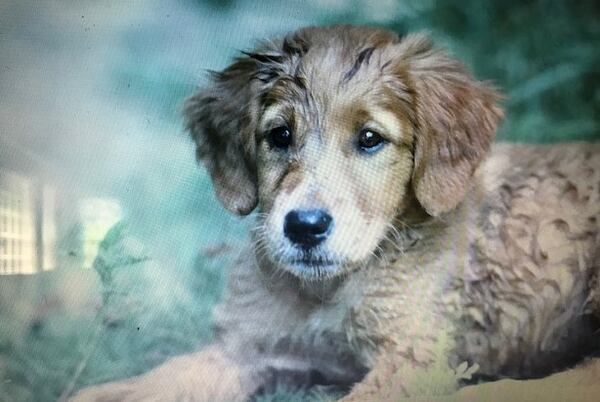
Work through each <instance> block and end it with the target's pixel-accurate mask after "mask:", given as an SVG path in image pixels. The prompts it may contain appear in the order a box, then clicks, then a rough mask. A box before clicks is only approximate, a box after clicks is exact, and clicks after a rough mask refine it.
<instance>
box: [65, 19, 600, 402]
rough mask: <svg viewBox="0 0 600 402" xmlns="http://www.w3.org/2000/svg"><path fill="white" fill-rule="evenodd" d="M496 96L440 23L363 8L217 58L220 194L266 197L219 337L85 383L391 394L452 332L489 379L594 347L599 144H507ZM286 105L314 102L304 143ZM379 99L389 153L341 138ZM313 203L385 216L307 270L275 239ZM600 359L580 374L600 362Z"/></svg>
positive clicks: (223, 392) (373, 396)
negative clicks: (361, 149)
mask: <svg viewBox="0 0 600 402" xmlns="http://www.w3.org/2000/svg"><path fill="white" fill-rule="evenodd" d="M323 71H326V72H327V74H320V73H319V72H323ZM317 88H320V91H319V90H317ZM344 91H346V92H344ZM373 92H376V93H377V96H375V97H373V96H372V93H373ZM357 94H358V95H357ZM353 96H354V97H356V98H353ZM370 96H371V97H370ZM364 99H367V100H366V101H364V103H361V102H362V100H364ZM498 100H499V95H498V94H497V93H496V92H495V90H494V89H493V88H492V87H490V86H489V85H488V84H485V83H482V82H479V81H476V80H475V79H474V78H473V77H472V76H471V75H470V74H469V73H468V71H467V70H466V69H465V68H464V67H463V66H462V65H461V64H460V63H459V62H457V61H456V60H454V59H452V58H451V57H449V56H448V55H447V54H446V53H444V52H442V51H440V50H437V49H436V48H434V47H433V46H432V45H431V43H430V42H429V41H428V40H427V39H426V38H425V37H423V36H419V35H417V36H408V37H404V38H401V37H399V36H397V35H395V34H394V33H390V32H388V31H383V30H377V29H371V28H362V27H351V26H336V27H327V28H307V29H303V30H300V31H298V32H295V33H293V34H290V35H288V36H287V37H286V38H284V39H281V40H275V41H273V42H269V43H266V44H264V45H263V46H262V47H260V48H259V49H258V50H256V51H254V52H250V53H246V54H244V55H243V56H241V57H240V58H238V59H237V60H236V61H235V62H234V63H233V64H232V65H231V66H230V67H228V68H227V69H225V70H224V71H223V72H220V73H215V75H214V84H213V85H212V86H211V87H210V88H208V89H206V90H203V91H201V92H199V93H198V94H197V95H195V96H194V97H192V98H191V100H190V102H189V104H188V108H187V119H188V127H189V129H190V131H191V133H192V135H193V137H194V139H195V141H196V143H197V155H198V158H199V159H200V160H201V161H202V162H203V163H204V164H205V166H206V167H207V169H208V171H209V172H210V174H211V176H212V178H213V182H214V185H215V191H216V193H217V195H218V196H219V198H220V200H221V201H222V202H223V205H224V206H225V207H226V208H228V209H229V210H230V211H232V212H234V213H236V214H240V215H244V214H248V213H250V212H251V211H253V210H254V209H258V214H257V217H256V222H257V225H256V229H255V230H254V231H253V243H252V244H251V245H250V246H249V248H248V249H246V250H244V251H243V252H242V253H241V256H240V258H239V260H238V261H237V262H236V264H235V265H234V267H233V269H232V271H231V273H230V280H229V286H228V291H227V294H226V297H225V300H224V301H223V303H222V304H221V305H220V306H219V307H218V308H217V311H216V321H217V329H216V340H215V343H214V344H213V345H211V346H210V347H208V348H206V349H205V350H202V351H200V352H198V353H196V354H193V355H188V356H183V357H179V358H175V359H173V360H171V361H168V362H166V363H165V364H164V365H162V366H160V367H159V368H156V369H154V370H152V371H150V372H148V373H147V374H145V375H143V376H141V377H137V378H135V379H131V380H128V381H126V382H121V383H116V384H107V385H102V386H98V387H93V388H90V389H88V390H84V391H83V392H82V393H80V394H79V395H78V396H77V398H76V400H97V401H112V400H115V401H116V400H160V401H166V400H199V401H209V400H234V401H238V400H239V401H242V400H245V399H247V398H248V397H250V396H251V395H253V394H256V393H260V392H264V391H265V390H268V389H269V387H270V385H271V384H273V383H277V382H280V383H281V382H284V383H285V382H291V383H294V384H295V385H311V384H312V385H314V384H315V383H316V384H321V385H324V386H328V385H329V386H334V387H335V389H337V390H343V391H348V390H350V393H349V394H348V395H347V396H346V397H345V399H344V400H348V401H350V400H352V401H366V400H384V399H386V398H389V399H390V400H393V399H394V398H397V397H399V396H403V395H404V396H405V394H406V392H407V390H406V387H405V385H406V384H403V382H402V380H403V379H402V378H399V377H398V372H399V370H400V368H402V367H406V365H407V364H408V365H413V366H427V365H428V364H430V363H431V362H432V360H433V359H434V357H435V356H434V355H435V348H436V345H437V343H438V340H439V339H440V337H441V336H444V335H445V334H446V335H447V334H451V336H452V342H451V348H450V350H449V351H448V356H447V359H448V364H449V365H450V366H452V367H455V366H456V365H457V364H459V363H460V362H462V361H468V362H470V363H477V364H478V365H479V366H480V370H479V372H478V374H479V375H480V376H481V377H483V378H492V379H496V378H501V377H505V376H510V377H515V378H534V377H541V376H545V375H548V374H550V373H553V372H557V371H560V370H565V369H567V368H569V367H572V366H573V365H575V364H577V363H579V362H580V361H581V360H582V359H583V358H584V357H586V356H591V354H592V353H593V351H594V350H596V349H597V347H598V346H599V339H598V335H597V332H596V331H597V329H598V326H597V318H598V312H599V309H598V306H599V304H600V296H599V293H600V288H599V287H598V269H599V268H598V266H599V262H600V260H599V255H598V248H599V246H600V235H599V233H600V231H599V222H598V219H599V218H600V145H598V144H560V145H548V146H533V145H501V144H499V145H493V146H492V141H493V138H494V135H495V132H496V126H497V124H498V122H499V120H500V119H501V117H502V112H501V110H500V108H499V107H498V106H497V102H498ZM346 101H347V102H348V105H349V106H348V108H345V109H344V108H338V106H340V104H342V103H344V102H346ZM359 104H360V105H362V107H359V106H356V105H359ZM282 105H283V106H282ZM286 105H287V106H286ZM324 105H327V108H324V107H323V106H324ZM278 106H281V107H283V108H285V107H287V108H288V109H293V110H295V111H296V112H295V114H293V115H294V116H295V117H296V118H297V119H300V120H302V121H296V122H295V123H294V124H295V126H294V127H295V128H296V132H297V135H298V148H297V149H294V156H293V157H291V158H290V159H289V160H288V159H285V158H284V159H282V158H283V157H282V156H281V155H278V154H274V153H273V152H272V151H271V150H269V149H268V148H267V147H266V146H265V144H264V141H263V138H262V136H263V135H264V134H263V133H264V131H265V125H268V124H269V121H268V119H267V118H266V117H265V114H269V113H273V116H275V117H273V118H275V119H277V118H279V117H277V116H279V113H281V110H278V109H276V108H275V109H269V108H270V107H278ZM381 109H385V110H387V111H390V112H391V113H392V115H390V116H388V115H385V114H382V113H381ZM297 110H302V113H298V112H297ZM372 115H377V116H379V118H380V119H383V120H384V121H385V123H386V124H388V126H386V127H388V128H389V127H394V130H392V131H394V132H393V133H391V134H390V135H391V144H389V145H391V146H393V148H389V150H387V151H385V152H387V153H386V154H382V155H381V156H380V159H379V161H380V162H377V161H378V160H377V159H373V160H371V161H370V162H365V161H364V160H363V159H361V157H360V156H357V155H356V153H355V152H353V151H352V150H351V149H350V148H343V146H340V149H341V150H340V151H339V152H337V153H335V155H334V156H331V157H329V156H328V155H329V153H330V152H333V151H331V149H332V148H331V143H332V142H333V143H334V144H342V143H345V142H344V141H349V139H351V138H352V135H354V133H355V131H352V130H353V129H354V127H353V126H352V125H351V123H349V122H352V121H354V120H353V119H374V117H373V116H372ZM345 124H347V126H346V125H345ZM336 130H337V131H339V132H348V133H350V134H348V136H346V137H345V136H344V135H342V134H336V136H335V137H330V136H332V135H333V134H332V132H333V131H336ZM315 141H316V142H315ZM302 144H303V145H302ZM311 144H320V145H318V146H314V145H311ZM328 144H329V145H328ZM328 147H329V148H328ZM344 149H345V151H344ZM331 155H333V153H332V154H331ZM328 158H330V159H328ZM384 161H385V163H384ZM383 166H386V168H385V169H386V170H385V171H382V169H383ZM348 169H355V170H354V173H355V174H354V176H352V179H350V178H348V177H345V176H344V175H345V173H344V172H345V171H348ZM357 172H358V173H357ZM369 172H371V173H369ZM372 172H377V174H376V176H369V174H372ZM333 173H335V176H332V174H333ZM365 175H366V176H368V177H367V178H365V177H363V176H365ZM328 177H329V181H327V178H328ZM378 180H379V181H378ZM335 181H337V182H339V183H341V184H339V185H338V186H337V187H336V185H335V183H334V182H335ZM332 183H333V184H332ZM303 186H304V187H303ZM305 187H306V189H310V191H309V190H306V189H305ZM314 188H317V191H313V189H314ZM384 189H385V190H384ZM309 193H310V194H311V196H310V197H308V196H306V194H309ZM332 194H341V196H340V197H337V198H336V197H334V196H332ZM338 198H339V199H338ZM281 200H285V202H283V201H281ZM297 203H301V204H302V203H315V204H318V205H327V206H329V207H330V208H332V209H333V210H334V211H337V212H338V217H339V220H340V225H342V226H343V225H344V224H345V223H344V222H348V219H350V218H352V219H355V220H356V222H358V223H357V225H359V224H362V223H365V225H366V224H371V222H379V223H377V224H373V226H375V227H377V228H379V227H381V228H380V229H377V230H372V231H371V232H369V231H367V230H363V228H362V227H361V228H360V229H358V230H357V231H358V232H360V233H350V234H349V235H352V236H355V235H356V236H357V237H356V238H360V239H361V241H363V242H364V244H371V243H372V244H374V246H373V247H370V249H369V250H366V251H365V252H364V253H363V254H360V253H358V252H356V253H355V254H352V253H353V252H354V251H356V250H345V249H344V248H343V247H341V246H340V247H341V248H339V250H338V251H339V252H338V254H339V255H347V256H348V257H347V258H344V259H343V261H344V262H343V263H340V266H339V267H336V269H335V270H328V269H320V267H318V266H315V267H312V268H313V269H307V270H306V271H308V273H305V272H304V271H301V272H300V271H297V270H296V271H295V270H294V269H295V268H293V267H291V266H289V264H288V263H287V262H286V261H285V259H284V257H285V255H287V254H286V253H289V252H290V251H289V250H287V249H285V248H286V247H284V246H279V247H273V246H272V243H273V241H274V240H273V239H274V238H276V237H273V236H275V234H274V233H273V232H274V231H275V230H274V229H273V228H274V227H275V226H273V222H278V221H277V219H275V218H274V216H276V215H277V211H279V210H280V209H281V210H282V211H284V210H285V208H288V207H289V205H292V206H293V205H296V204H297ZM282 208H283V209H282ZM344 214H346V215H348V216H345V217H344V216H343V215H344ZM346 218H348V219H346ZM344 219H346V221H344ZM361 222H362V223H361ZM269 225H271V226H269ZM377 225H379V226H377ZM356 247H357V248H359V249H360V248H361V247H363V246H362V245H360V244H358V243H357V246H356ZM364 247H366V246H364ZM340 250H341V251H340ZM359 251H360V250H359ZM321 252H322V253H324V254H323V255H325V254H327V253H328V252H329V251H321ZM330 254H331V252H329V254H327V255H330ZM331 255H334V256H335V255H337V254H335V253H334V254H331ZM340 258H341V257H340ZM341 260H342V259H341ZM307 268H311V267H307ZM596 366H597V364H596V363H592V364H591V365H590V366H588V367H591V368H592V369H590V370H584V369H579V370H580V371H576V373H579V372H581V373H585V374H582V378H584V377H585V378H587V377H589V376H592V377H593V378H597V374H598V370H597V369H593V368H594V367H596ZM217 368H218V370H217ZM572 373H573V372H567V374H568V376H570V377H568V378H572V377H573V374H572ZM558 375H561V374H558ZM586 376H587V377H586ZM575 377H576V378H577V374H575ZM167 378H168V380H167ZM550 378H553V377H550ZM561 378H562V377H561ZM599 379H600V378H599ZM540 381H543V380H540ZM592 382H593V381H592ZM495 384H501V385H502V384H503V382H500V383H495ZM511 384H512V383H511ZM516 384H517V385H515V384H512V386H513V387H515V389H517V388H519V387H520V386H522V385H523V384H527V382H518V383H516ZM536 384H537V383H536ZM542 388H543V386H542ZM470 392H473V391H472V388H466V389H465V391H463V394H462V395H463V397H464V398H466V400H468V399H469V398H472V395H473V394H471V393H470Z"/></svg>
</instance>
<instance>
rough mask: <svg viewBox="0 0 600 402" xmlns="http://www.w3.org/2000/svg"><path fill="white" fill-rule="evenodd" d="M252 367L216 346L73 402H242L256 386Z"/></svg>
mask: <svg viewBox="0 0 600 402" xmlns="http://www.w3.org/2000/svg"><path fill="white" fill-rule="evenodd" d="M255 369H256V367H254V366H247V365H242V364H240V363H237V362H235V361H234V360H233V359H230V358H228V357H227V356H226V354H225V353H224V352H223V350H222V348H220V347H219V346H217V345H212V346H209V347H207V348H205V349H203V350H201V351H200V352H197V353H194V354H189V355H183V356H179V357H175V358H172V359H170V360H168V361H167V362H165V363H163V364H162V365H160V366H158V367H156V368H155V369H153V370H151V371H149V372H148V373H145V374H142V375H140V376H138V377H134V378H131V379H128V380H125V381H118V382H112V383H107V384H102V385H97V386H93V387H90V388H85V389H83V390H81V391H80V392H79V393H77V394H76V395H75V396H74V397H73V399H72V401H73V402H89V401H95V402H117V401H119V402H121V401H125V402H128V401H129V402H133V401H136V402H142V401H157V402H158V401H161V402H175V401H186V402H188V401H197V402H205V401H206V402H209V401H210V402H212V401H231V402H237V401H244V400H246V399H247V398H248V397H249V396H250V395H251V394H252V393H253V392H254V391H255V390H256V389H257V388H258V386H259V385H260V381H259V379H258V376H257V371H256V370H255Z"/></svg>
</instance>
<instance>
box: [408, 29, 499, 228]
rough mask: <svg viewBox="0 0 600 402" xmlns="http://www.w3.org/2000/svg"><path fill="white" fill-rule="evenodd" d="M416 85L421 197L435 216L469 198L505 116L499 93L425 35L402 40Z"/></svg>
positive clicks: (418, 190) (415, 181)
mask: <svg viewBox="0 0 600 402" xmlns="http://www.w3.org/2000/svg"><path fill="white" fill-rule="evenodd" d="M400 46H401V47H402V48H403V53H404V54H405V57H406V58H405V59H404V60H405V62H406V64H405V68H406V70H407V71H406V72H405V73H406V75H407V76H408V77H409V80H410V84H412V87H413V91H414V93H413V107H414V109H415V110H414V112H415V115H414V125H415V131H416V132H415V154H414V158H415V165H414V171H413V177H412V182H413V188H414V191H415V195H416V197H417V200H418V201H419V203H420V204H421V205H422V207H423V208H424V209H425V211H427V213H428V214H430V215H432V216H439V215H440V214H442V213H444V212H447V211H450V210H451V209H453V208H454V207H456V205H457V204H458V203H459V202H460V201H461V200H462V199H463V198H464V197H465V194H466V192H467V191H468V189H469V185H470V182H471V177H472V175H473V172H474V171H475V169H476V168H477V166H478V165H479V163H480V162H481V161H482V160H483V158H484V156H485V155H486V153H487V152H488V150H489V149H490V145H491V143H492V141H493V139H494V137H495V134H496V127H497V124H498V122H499V120H500V119H501V118H502V116H503V113H502V110H501V109H500V108H499V107H498V106H497V102H498V100H499V99H500V95H499V94H498V93H496V92H495V91H494V89H492V88H491V87H490V86H488V85H487V84H486V83H483V82H479V81H476V80H475V79H474V78H473V77H472V76H471V74H470V73H469V72H468V71H467V69H466V68H465V67H464V66H463V65H462V64H461V63H459V62H458V61H456V60H454V59H453V58H451V57H449V56H448V55H446V54H445V53H444V52H442V51H440V50H436V49H434V48H433V47H432V45H431V43H430V41H429V40H428V39H427V38H426V37H425V36H423V35H416V36H409V37H407V38H406V39H404V40H403V42H402V43H401V44H400Z"/></svg>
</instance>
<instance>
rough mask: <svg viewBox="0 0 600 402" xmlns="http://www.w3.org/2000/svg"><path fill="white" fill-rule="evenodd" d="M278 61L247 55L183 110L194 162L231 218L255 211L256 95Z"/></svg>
mask: <svg viewBox="0 0 600 402" xmlns="http://www.w3.org/2000/svg"><path fill="white" fill-rule="evenodd" d="M277 57H278V56H276V55H269V54H268V53H264V54H258V53H252V54H250V53H247V54H246V56H244V57H240V58H238V59H237V60H236V61H235V62H234V63H233V64H232V65H230V66H229V67H228V68H227V69H225V70H224V71H222V72H218V73H213V74H212V78H213V85H212V87H210V88H209V89H206V90H203V91H200V92H199V93H197V94H196V95H194V96H192V97H191V98H190V99H189V100H188V101H187V104H186V108H185V118H186V120H187V129H188V130H189V131H190V133H191V134H192V138H193V139H194V141H195V142H196V145H197V148H196V157H197V159H198V160H199V161H202V162H203V163H204V165H205V166H206V168H207V169H208V172H209V173H210V175H211V178H212V181H213V184H214V187H215V192H216V194H217V197H218V198H219V199H220V200H221V202H222V204H223V205H224V206H225V208H227V209H228V210H230V211H231V212H233V213H235V214H238V215H247V214H249V213H250V212H252V210H253V209H254V208H255V207H256V204H257V202H258V196H257V187H256V186H257V179H256V166H255V140H254V134H255V130H256V125H257V119H258V114H259V111H260V109H259V108H260V99H259V98H260V94H261V90H262V89H263V87H264V85H265V81H267V80H268V78H269V74H271V72H270V70H269V69H268V68H266V67H265V66H266V65H267V64H268V63H269V62H273V61H275V59H276V58H277Z"/></svg>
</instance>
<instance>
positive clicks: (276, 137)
mask: <svg viewBox="0 0 600 402" xmlns="http://www.w3.org/2000/svg"><path fill="white" fill-rule="evenodd" d="M268 140H269V144H270V145H271V146H272V147H277V148H281V149H287V148H288V147H289V146H290V144H291V143H292V131H291V130H290V129H289V128H288V127H287V126H281V127H275V128H273V129H271V130H270V131H269V134H268Z"/></svg>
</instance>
